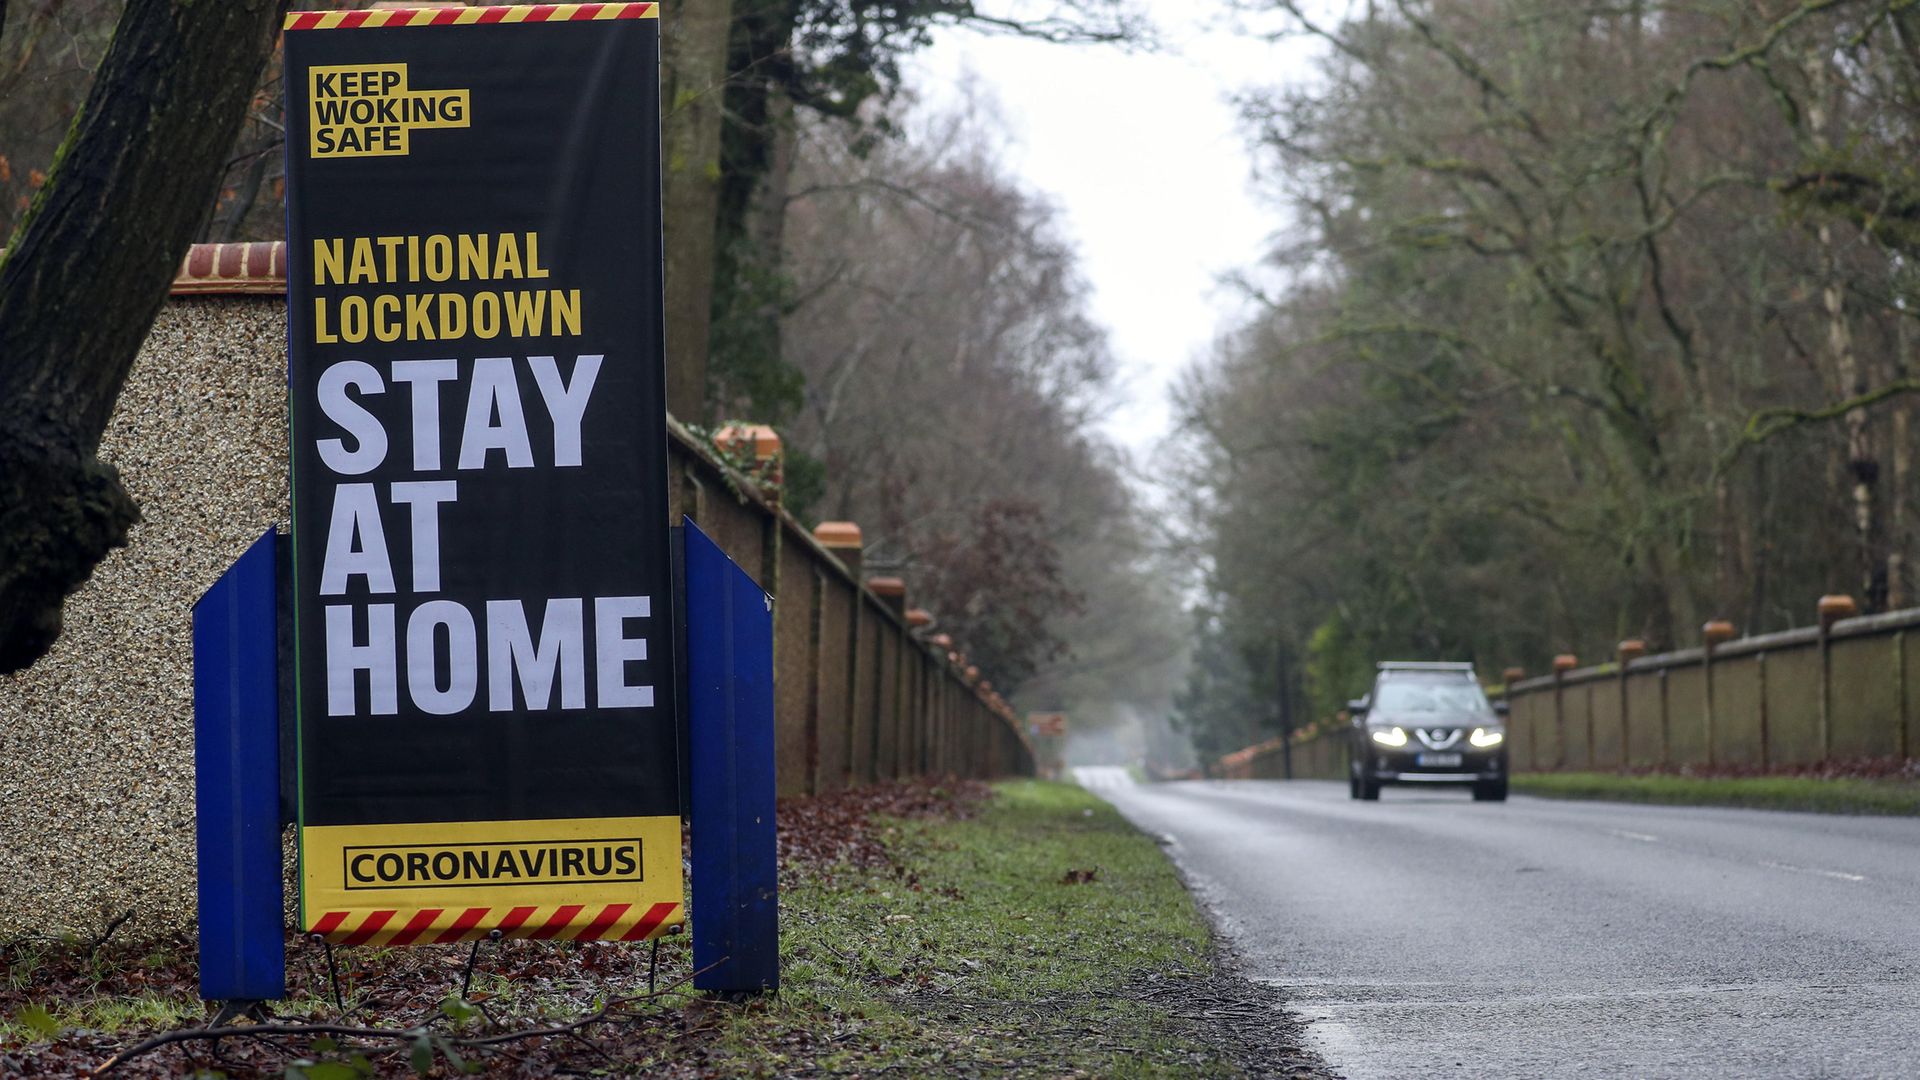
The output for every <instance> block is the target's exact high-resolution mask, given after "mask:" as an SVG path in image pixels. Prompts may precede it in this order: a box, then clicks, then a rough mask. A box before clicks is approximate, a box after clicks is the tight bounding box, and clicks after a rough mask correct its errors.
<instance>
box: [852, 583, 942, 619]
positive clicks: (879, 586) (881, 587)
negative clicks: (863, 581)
mask: <svg viewBox="0 0 1920 1080" xmlns="http://www.w3.org/2000/svg"><path fill="white" fill-rule="evenodd" d="M867 588H869V589H872V590H873V593H874V595H875V596H905V595H907V583H906V582H905V581H902V580H901V579H899V578H897V577H875V578H868V579H867ZM913 611H920V609H919V608H914V609H913ZM913 611H909V612H907V621H908V622H910V623H913ZM921 614H923V615H925V614H926V613H925V612H921ZM932 621H933V616H931V615H927V622H932ZM914 625H915V626H920V625H923V624H921V623H914Z"/></svg>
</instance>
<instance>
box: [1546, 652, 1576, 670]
mask: <svg viewBox="0 0 1920 1080" xmlns="http://www.w3.org/2000/svg"><path fill="white" fill-rule="evenodd" d="M1579 666H1580V660H1579V658H1578V657H1576V656H1574V655H1573V654H1572V653H1570V652H1563V653H1561V654H1560V655H1559V656H1556V657H1554V658H1553V670H1555V671H1572V670H1573V669H1574V668H1577V667H1579Z"/></svg>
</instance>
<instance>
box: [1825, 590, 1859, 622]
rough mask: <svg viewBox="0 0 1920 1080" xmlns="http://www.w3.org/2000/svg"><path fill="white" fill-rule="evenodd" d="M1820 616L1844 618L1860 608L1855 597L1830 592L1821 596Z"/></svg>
mask: <svg viewBox="0 0 1920 1080" xmlns="http://www.w3.org/2000/svg"><path fill="white" fill-rule="evenodd" d="M1818 610H1819V612H1820V617H1821V618H1823V619H1844V618H1847V617H1848V616H1850V615H1853V614H1854V613H1855V612H1857V611H1859V610H1860V605H1858V604H1856V603H1854V601H1853V597H1851V596H1847V595H1844V594H1832V593H1830V594H1828V595H1826V596H1823V597H1821V598H1820V605H1819V609H1818Z"/></svg>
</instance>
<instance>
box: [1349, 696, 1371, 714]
mask: <svg viewBox="0 0 1920 1080" xmlns="http://www.w3.org/2000/svg"><path fill="white" fill-rule="evenodd" d="M1371 702H1372V698H1371V697H1357V698H1354V699H1353V700H1352V701H1349V702H1347V711H1348V712H1350V713H1352V714H1353V715H1355V716H1364V715H1366V712H1367V706H1368V705H1369V704H1370V703H1371Z"/></svg>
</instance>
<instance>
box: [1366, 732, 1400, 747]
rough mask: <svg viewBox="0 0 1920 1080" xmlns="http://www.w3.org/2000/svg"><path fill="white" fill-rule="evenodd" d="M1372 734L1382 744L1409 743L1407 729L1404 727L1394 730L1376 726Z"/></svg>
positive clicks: (1398, 744) (1375, 740)
mask: <svg viewBox="0 0 1920 1080" xmlns="http://www.w3.org/2000/svg"><path fill="white" fill-rule="evenodd" d="M1372 735H1373V741H1374V742H1377V743H1379V744H1380V745H1381V746H1405V745H1407V733H1406V730H1405V729H1403V728H1394V729H1392V730H1387V729H1386V728H1376V729H1375V730H1374V731H1373V732H1372Z"/></svg>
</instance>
